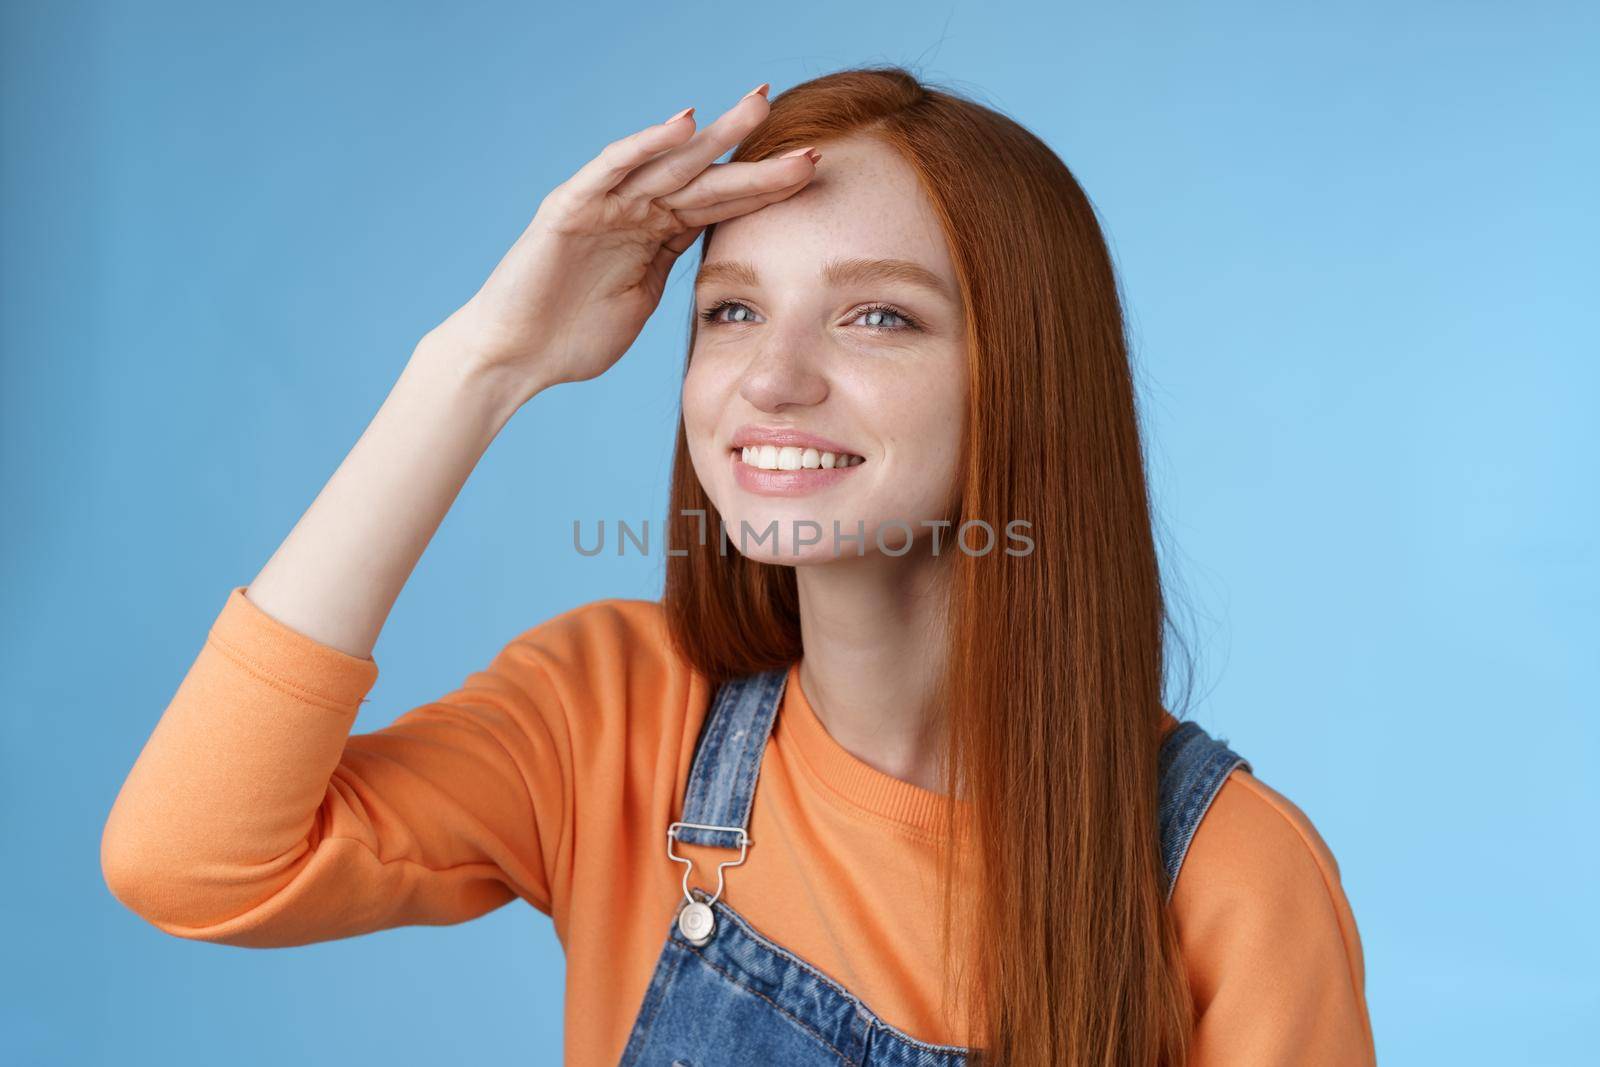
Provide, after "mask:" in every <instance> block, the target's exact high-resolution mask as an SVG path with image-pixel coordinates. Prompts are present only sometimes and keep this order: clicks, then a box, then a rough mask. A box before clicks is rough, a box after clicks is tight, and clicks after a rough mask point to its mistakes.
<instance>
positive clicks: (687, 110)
mask: <svg viewBox="0 0 1600 1067" xmlns="http://www.w3.org/2000/svg"><path fill="white" fill-rule="evenodd" d="M692 114H694V108H692V107H686V108H684V109H683V110H682V111H680V112H678V113H677V114H676V115H674V116H672V117H671V118H670V119H668V120H667V122H677V121H678V120H679V119H681V118H683V117H684V116H685V115H692ZM667 122H663V123H662V124H661V125H663V126H665V125H666V124H667Z"/></svg>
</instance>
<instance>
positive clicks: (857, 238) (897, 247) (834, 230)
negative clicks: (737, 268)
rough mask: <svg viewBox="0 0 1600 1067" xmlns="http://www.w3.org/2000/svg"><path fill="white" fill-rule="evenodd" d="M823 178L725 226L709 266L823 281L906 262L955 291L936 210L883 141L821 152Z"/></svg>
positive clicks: (828, 145)
mask: <svg viewBox="0 0 1600 1067" xmlns="http://www.w3.org/2000/svg"><path fill="white" fill-rule="evenodd" d="M818 149H819V151H821V152H822V156H823V158H822V162H821V163H820V164H819V165H818V168H817V176H816V177H815V178H813V179H812V181H811V183H810V184H808V185H807V186H806V187H805V188H803V189H801V190H800V191H799V192H798V193H795V194H794V195H793V196H790V197H788V198H787V199H784V200H780V201H778V202H777V203H775V204H768V205H767V206H766V207H763V208H761V209H759V210H757V211H753V212H751V213H749V214H747V215H740V216H737V217H735V218H732V219H729V220H727V221H725V222H722V223H719V224H718V225H717V228H716V230H715V232H714V233H713V235H712V240H711V244H710V247H709V248H708V249H707V250H706V256H705V261H706V263H707V264H712V263H714V262H717V261H737V262H739V263H742V264H748V265H750V266H752V267H754V269H755V270H756V271H757V272H758V273H759V274H760V275H762V280H763V281H765V280H767V276H768V275H773V276H776V275H780V274H781V275H790V274H796V273H800V274H817V275H820V274H821V272H822V271H823V270H824V269H825V268H826V267H827V265H828V264H830V263H834V262H838V261H844V260H891V261H892V260H899V261H903V262H907V263H911V264H915V265H918V266H920V267H922V268H924V269H925V270H927V271H929V272H931V273H932V274H934V275H936V276H937V277H939V278H940V279H941V280H943V281H944V282H945V283H946V284H948V285H949V286H950V287H951V289H952V290H953V289H954V288H955V273H954V267H953V264H952V263H951V261H950V256H949V250H948V248H947V247H946V242H945V237H944V231H943V230H942V229H941V228H940V225H939V219H938V216H937V215H936V214H935V212H934V210H933V205H932V204H930V203H929V202H928V200H927V197H926V194H925V193H924V192H923V190H922V186H921V183H920V182H919V181H918V179H917V175H916V172H915V171H913V170H912V169H911V166H910V165H909V164H908V163H906V162H905V161H904V160H903V159H901V158H900V156H899V154H898V153H897V152H896V151H895V150H894V149H893V148H891V147H889V146H888V145H885V144H883V143H882V142H881V141H877V140H871V139H864V138H852V139H850V140H848V141H829V142H823V143H821V144H819V145H818Z"/></svg>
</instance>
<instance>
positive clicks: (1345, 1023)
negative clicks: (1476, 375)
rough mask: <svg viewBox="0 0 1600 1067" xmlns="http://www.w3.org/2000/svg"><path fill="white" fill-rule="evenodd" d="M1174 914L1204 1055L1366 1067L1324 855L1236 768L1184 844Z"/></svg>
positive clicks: (1359, 969) (1360, 985)
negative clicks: (1268, 1052)
mask: <svg viewBox="0 0 1600 1067" xmlns="http://www.w3.org/2000/svg"><path fill="white" fill-rule="evenodd" d="M1172 910H1173V915H1174V920H1175V923H1176V926H1177V930H1178V937H1179V941H1180V943H1181V945H1182V949H1183V954H1184V957H1185V959H1186V961H1187V964H1188V968H1187V969H1188V972H1189V980H1190V984H1191V988H1192V991H1193V993H1194V997H1195V1002H1196V1005H1197V1007H1198V1008H1199V1010H1200V1012H1201V1014H1202V1030H1203V1031H1204V1032H1205V1033H1206V1034H1207V1035H1209V1036H1208V1037H1207V1042H1208V1043H1209V1044H1210V1045H1211V1046H1212V1047H1213V1048H1223V1049H1226V1048H1233V1047H1237V1048H1244V1047H1246V1046H1247V1045H1248V1047H1251V1048H1258V1049H1259V1048H1261V1047H1263V1046H1262V1045H1261V1044H1260V1042H1263V1041H1266V1042H1268V1043H1271V1044H1272V1045H1273V1047H1274V1048H1280V1047H1281V1048H1282V1049H1283V1050H1285V1055H1288V1054H1290V1052H1289V1051H1288V1050H1292V1049H1294V1048H1307V1047H1317V1048H1322V1049H1324V1050H1325V1051H1327V1050H1332V1049H1334V1048H1337V1049H1338V1050H1339V1053H1338V1055H1334V1053H1333V1052H1332V1051H1328V1054H1329V1055H1330V1056H1331V1057H1332V1058H1331V1059H1330V1060H1329V1062H1339V1063H1370V1062H1371V1055H1372V1030H1371V1023H1370V1021H1369V1020H1368V1016H1367V1008H1366V973H1365V960H1364V956H1363V952H1362V945H1361V936H1360V932H1359V930H1358V929H1357V926H1356V919H1355V914H1354V912H1353V911H1352V909H1351V907H1350V902H1349V900H1348V898H1347V897H1346V895H1345V890H1344V885H1343V882H1342V879H1341V875H1340V870H1339V863H1338V861H1337V859H1335V857H1334V853H1333V850H1332V849H1331V848H1330V847H1329V846H1328V843H1327V841H1326V840H1325V839H1324V838H1323V835H1322V834H1321V832H1319V830H1318V828H1317V826H1316V824H1315V823H1314V822H1313V821H1312V819H1311V818H1310V816H1308V815H1307V814H1306V812H1305V811H1304V810H1303V809H1302V808H1301V807H1300V805H1299V804H1297V803H1295V802H1294V801H1293V800H1291V799H1290V798H1289V797H1288V796H1286V795H1284V793H1283V792H1281V791H1280V790H1278V789H1276V788H1274V787H1273V786H1272V785H1269V784H1268V783H1266V782H1264V781H1262V780H1261V779H1260V778H1258V777H1257V776H1256V775H1255V774H1254V773H1252V772H1251V771H1250V770H1248V769H1246V768H1244V767H1237V768H1235V769H1234V770H1233V771H1232V772H1231V773H1230V774H1229V775H1228V777H1227V779H1226V780H1225V781H1224V782H1223V784H1222V787H1221V789H1219V790H1218V791H1217V795H1216V797H1215V799H1214V800H1213V801H1212V803H1211V806H1210V808H1209V809H1208V810H1207V811H1206V814H1205V816H1204V817H1203V818H1202V819H1201V820H1200V825H1199V827H1198V828H1197V829H1196V831H1195V834H1194V838H1193V840H1192V841H1191V842H1190V845H1189V851H1188V855H1187V856H1186V858H1185V860H1184V863H1183V866H1182V868H1180V870H1179V872H1178V881H1177V884H1176V885H1175V886H1174V887H1173V895H1172ZM1269 1017H1270V1018H1272V1019H1274V1020H1276V1021H1275V1022H1274V1023H1273V1030H1274V1032H1273V1033H1272V1034H1270V1035H1268V1034H1264V1033H1263V1031H1262V1020H1263V1019H1264V1018H1269ZM1279 1030H1281V1031H1282V1032H1281V1033H1280V1032H1277V1031H1279ZM1235 1058H1236V1059H1237V1058H1239V1057H1235Z"/></svg>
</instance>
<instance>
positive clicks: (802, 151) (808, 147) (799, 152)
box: [779, 145, 816, 159]
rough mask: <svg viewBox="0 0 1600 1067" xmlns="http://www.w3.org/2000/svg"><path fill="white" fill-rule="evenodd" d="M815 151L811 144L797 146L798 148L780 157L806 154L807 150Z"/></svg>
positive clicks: (786, 157)
mask: <svg viewBox="0 0 1600 1067" xmlns="http://www.w3.org/2000/svg"><path fill="white" fill-rule="evenodd" d="M815 151H816V149H815V148H813V147H812V146H811V145H806V146H805V147H804V148H796V149H794V150H792V151H789V152H785V153H784V154H783V155H782V156H780V157H779V158H780V159H788V158H790V157H791V156H801V155H805V154H806V153H807V152H815Z"/></svg>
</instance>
